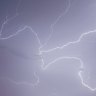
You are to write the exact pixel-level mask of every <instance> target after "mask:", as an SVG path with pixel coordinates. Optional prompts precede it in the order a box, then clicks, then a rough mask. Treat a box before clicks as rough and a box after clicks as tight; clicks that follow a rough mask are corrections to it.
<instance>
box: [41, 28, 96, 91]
mask: <svg viewBox="0 0 96 96" xmlns="http://www.w3.org/2000/svg"><path fill="white" fill-rule="evenodd" d="M95 32H96V29H95V30H93V31H89V32H85V33H82V34H81V35H80V37H79V38H78V39H77V40H76V41H73V42H68V43H66V44H65V45H63V46H61V47H55V48H53V49H49V50H47V51H41V53H42V55H43V54H44V53H46V54H47V53H49V52H53V51H55V50H57V49H60V50H62V49H63V48H65V47H68V46H69V45H71V44H77V43H79V42H80V41H81V39H82V38H84V36H86V35H88V34H91V33H95ZM61 59H73V60H78V61H79V62H80V63H81V65H80V71H79V72H78V76H79V77H80V80H81V83H82V85H83V86H85V87H87V88H88V89H90V90H91V91H96V88H92V87H90V86H89V85H87V84H86V83H85V82H84V80H83V77H82V73H83V71H82V69H83V70H84V63H83V61H82V59H81V58H78V57H66V56H64V57H59V58H57V59H55V60H53V61H52V62H50V63H48V64H47V65H46V66H45V67H43V66H44V64H45V63H44V60H43V57H42V62H43V66H42V68H43V70H46V69H47V67H48V66H50V65H51V64H53V63H55V62H56V61H58V60H61Z"/></svg>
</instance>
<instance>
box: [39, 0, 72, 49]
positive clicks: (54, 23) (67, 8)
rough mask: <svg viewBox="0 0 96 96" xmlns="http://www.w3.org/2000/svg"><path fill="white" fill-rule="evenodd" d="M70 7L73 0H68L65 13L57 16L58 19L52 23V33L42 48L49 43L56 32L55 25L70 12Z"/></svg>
mask: <svg viewBox="0 0 96 96" xmlns="http://www.w3.org/2000/svg"><path fill="white" fill-rule="evenodd" d="M70 7H71V1H70V0H67V7H66V9H65V11H64V12H63V13H61V14H60V15H59V16H58V17H57V19H56V20H55V21H54V22H53V23H52V24H51V26H50V32H51V33H50V35H49V36H48V38H47V41H46V42H45V44H43V45H42V46H41V47H40V49H42V48H43V47H44V46H46V45H47V43H48V41H49V40H50V38H51V36H52V35H53V34H54V26H55V25H56V24H57V23H58V21H59V20H60V19H61V18H62V17H64V16H65V15H66V14H67V13H68V12H69V9H70Z"/></svg>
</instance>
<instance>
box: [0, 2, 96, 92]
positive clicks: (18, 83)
mask: <svg viewBox="0 0 96 96" xmlns="http://www.w3.org/2000/svg"><path fill="white" fill-rule="evenodd" d="M68 2H69V3H68V7H67V8H66V10H65V12H64V13H63V14H61V15H60V16H59V17H58V18H57V20H56V21H55V22H54V23H53V24H51V34H50V36H49V37H48V40H47V42H48V41H49V40H50V37H51V36H52V34H53V27H54V26H55V25H56V24H57V22H58V21H59V20H60V18H61V17H62V16H64V15H65V14H66V13H67V12H68V11H69V8H70V0H68ZM16 16H17V14H16V15H15V16H14V17H12V18H11V19H8V17H7V16H6V19H5V20H4V22H3V24H2V26H1V30H0V40H4V39H9V38H11V37H14V36H16V35H17V34H19V33H20V32H22V31H23V30H25V29H26V28H28V29H30V30H31V32H33V34H34V35H35V36H36V38H37V40H38V42H39V44H40V48H39V52H40V54H39V55H41V59H42V64H43V65H42V66H41V68H42V70H46V69H47V68H48V66H50V65H51V64H53V63H55V62H56V61H58V60H61V59H73V60H78V61H79V62H80V64H81V65H80V70H79V72H78V76H79V77H80V80H81V83H82V85H83V86H84V87H86V88H88V89H90V90H91V91H96V88H92V87H90V86H89V85H88V84H86V83H85V82H84V80H83V76H82V73H83V70H84V63H83V61H82V60H81V58H78V57H59V58H57V59H55V60H54V61H52V62H50V63H49V64H47V66H45V67H44V64H45V63H44V59H43V57H42V54H43V53H46V54H47V53H49V52H52V51H54V50H56V49H60V50H61V49H63V48H64V47H67V46H69V45H71V44H77V43H79V42H80V41H81V39H82V38H84V36H85V35H88V34H90V33H94V32H96V29H95V30H93V31H89V32H85V33H83V34H81V35H80V37H79V38H78V40H76V41H72V42H68V43H66V44H65V45H63V46H61V47H55V48H53V49H49V50H47V51H43V50H41V48H42V47H44V46H45V45H46V44H47V42H46V43H45V44H44V45H42V44H41V42H40V39H39V37H38V34H37V33H36V32H35V31H34V30H33V29H32V28H31V27H30V26H24V27H23V28H21V29H20V30H18V31H17V32H16V33H15V34H12V35H10V36H8V37H6V38H1V35H2V32H3V29H4V26H5V25H6V24H7V23H8V22H9V21H10V20H12V19H14V18H15V17H16ZM34 76H35V77H36V78H37V81H36V83H35V84H33V83H28V82H23V81H22V82H17V81H14V80H12V79H10V78H7V77H4V78H3V79H7V80H8V81H10V82H12V83H14V84H16V85H22V84H24V85H29V86H38V84H39V82H40V80H39V76H37V74H36V73H35V72H34ZM1 79H2V77H1Z"/></svg>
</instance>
